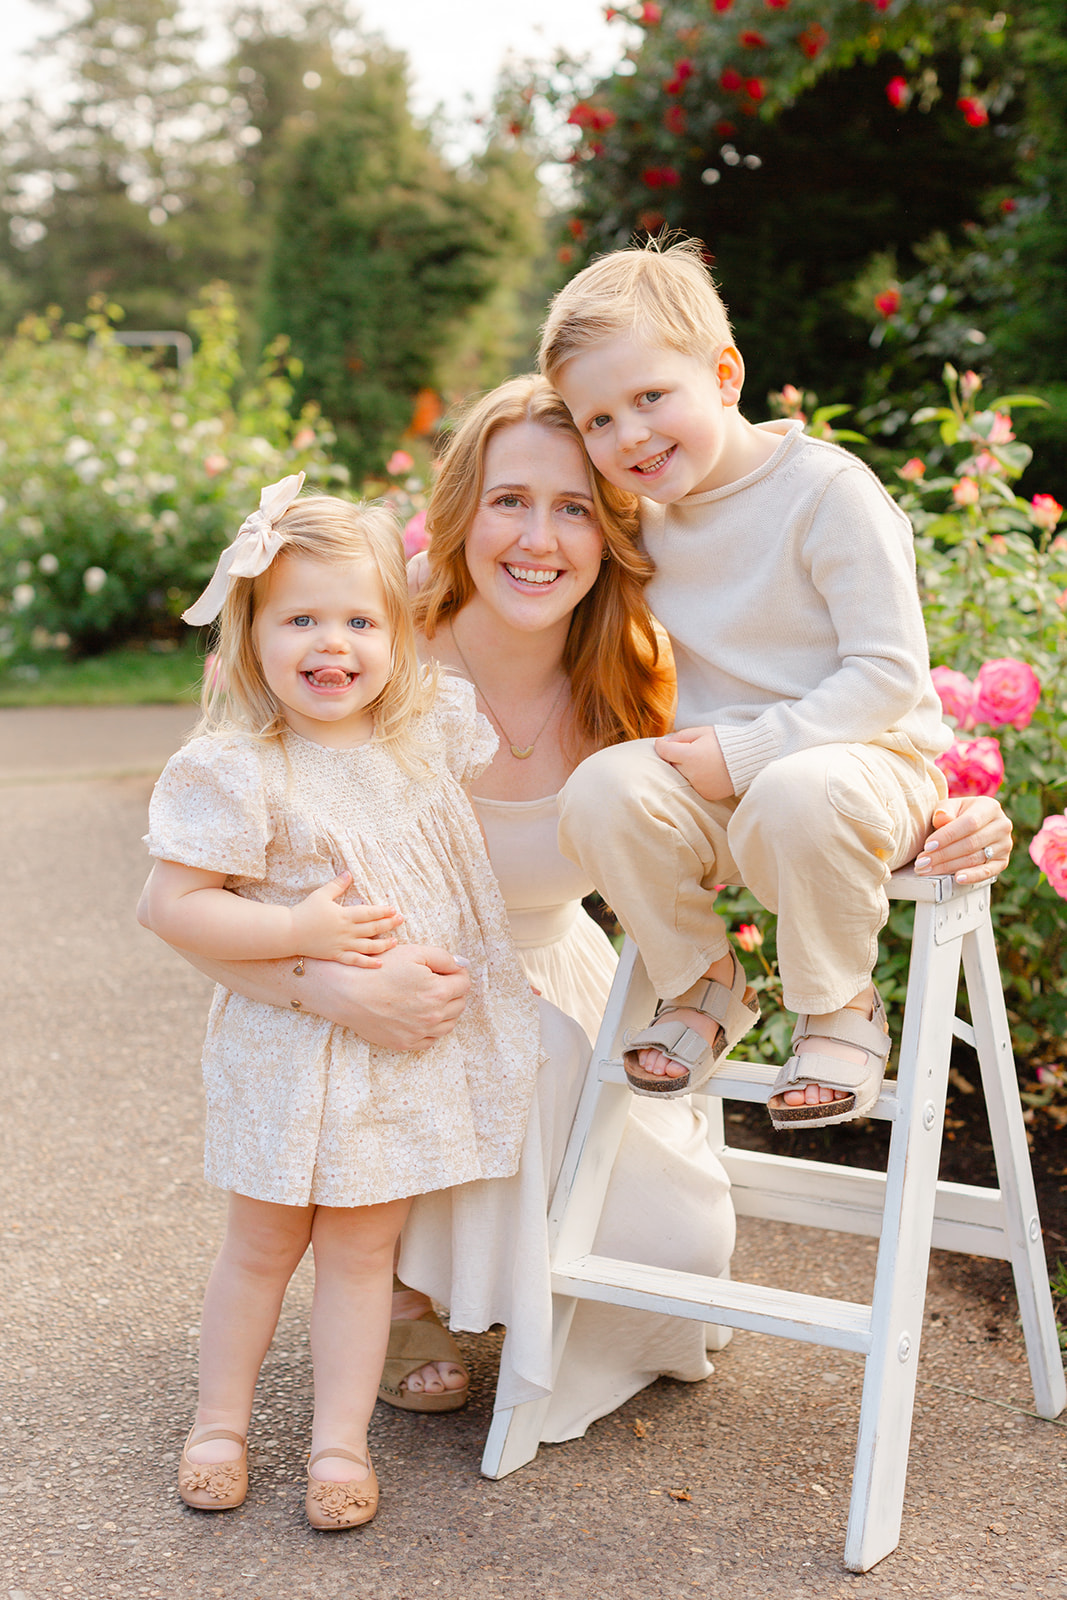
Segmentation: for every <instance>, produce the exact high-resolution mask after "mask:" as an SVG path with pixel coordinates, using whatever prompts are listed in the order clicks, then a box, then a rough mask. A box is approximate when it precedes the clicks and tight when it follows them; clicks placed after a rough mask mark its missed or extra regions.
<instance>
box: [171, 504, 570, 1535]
mask: <svg viewBox="0 0 1067 1600" xmlns="http://www.w3.org/2000/svg"><path fill="white" fill-rule="evenodd" d="M302 482H303V475H302V474H301V475H299V476H297V477H292V478H287V479H284V480H283V481H282V482H281V483H279V484H275V485H272V486H271V487H270V488H269V489H265V490H264V491H263V494H262V496H261V500H260V509H259V511H257V512H254V513H253V515H252V516H251V517H250V518H248V520H247V521H246V522H245V523H244V524H243V525H242V528H241V531H240V533H239V534H238V537H237V539H236V540H235V541H234V543H233V544H232V545H231V546H230V547H229V549H228V550H226V551H224V552H223V555H222V556H221V557H220V560H219V566H218V568H217V570H216V573H215V576H214V577H213V578H212V581H211V583H210V584H209V586H208V589H207V590H206V591H205V593H204V595H203V596H202V597H201V599H200V600H199V601H198V602H197V604H196V605H195V606H193V607H192V608H190V610H189V611H188V612H186V614H185V616H186V620H187V621H190V622H193V623H196V624H200V623H203V622H206V621H209V620H211V619H212V618H214V617H215V616H216V615H217V614H218V613H219V610H220V607H221V618H220V624H219V641H218V671H217V673H216V675H215V685H214V686H213V687H210V688H209V689H208V690H207V691H206V695H205V709H204V715H203V718H202V720H201V723H200V728H199V729H198V734H199V736H198V737H194V738H193V739H192V741H191V742H190V743H189V744H187V745H186V746H185V748H184V749H183V750H181V751H180V752H179V753H178V754H177V755H176V756H174V757H173V758H172V760H171V761H170V763H169V764H168V766H167V769H166V771H165V772H164V773H163V776H162V777H161V778H160V780H159V783H158V784H157V786H156V790H155V793H154V795H153V797H152V805H151V812H150V824H149V826H150V831H149V834H148V836H147V841H146V842H147V844H148V847H149V850H150V852H151V853H152V855H154V856H156V857H158V858H159V860H158V862H157V865H156V867H155V870H154V872H153V875H152V880H151V883H150V887H149V890H148V893H149V896H150V901H151V905H150V915H151V922H152V926H153V927H154V928H155V929H156V931H157V932H159V933H160V934H161V935H162V937H163V938H165V939H167V940H168V941H169V942H170V943H172V944H175V945H177V946H178V947H179V948H183V949H186V950H189V951H191V952H193V953H197V954H200V955H202V956H206V957H210V958H215V959H223V958H224V959H229V960H257V959H261V958H273V959H278V958H281V957H291V958H293V960H294V963H295V964H294V967H293V973H294V980H295V984H294V986H295V987H296V988H297V990H298V989H299V981H300V976H301V974H302V958H304V957H311V956H317V957H321V958H326V959H333V960H340V961H345V962H348V963H351V964H357V963H362V962H365V961H366V960H367V958H368V952H373V951H374V950H375V949H377V948H381V947H382V941H381V940H375V939H373V938H367V937H366V935H367V933H368V927H367V921H368V916H373V915H375V913H373V912H371V913H368V911H367V909H366V908H367V907H371V908H373V907H379V908H381V907H383V906H388V905H396V906H402V907H403V910H404V917H405V923H404V932H405V934H406V936H407V937H409V938H410V939H412V940H413V941H416V942H418V943H422V944H427V945H437V946H441V947H444V948H446V949H448V950H450V951H451V953H452V954H453V955H454V956H455V957H456V959H457V960H460V959H461V960H464V961H466V962H467V963H469V965H470V968H471V977H472V990H471V999H470V1002H469V1003H468V1005H467V1007H466V1009H465V1010H464V1013H463V1016H462V1017H461V1018H460V1020H459V1022H458V1023H457V1024H456V1027H455V1029H454V1030H453V1032H451V1033H450V1034H449V1035H448V1036H447V1038H444V1039H441V1040H439V1041H438V1042H437V1043H436V1044H434V1045H432V1046H430V1047H429V1048H428V1049H426V1050H423V1051H421V1052H418V1053H414V1054H409V1053H404V1052H399V1051H391V1050H386V1049H383V1048H379V1047H375V1046H372V1045H368V1044H366V1043H365V1042H364V1041H363V1040H361V1039H359V1038H357V1037H356V1035H354V1034H352V1033H349V1032H347V1031H346V1030H344V1029H341V1028H338V1027H335V1026H334V1025H332V1024H331V1023H329V1022H326V1021H323V1020H322V1019H320V1018H318V1017H316V1016H313V1015H311V1014H310V1013H306V1012H304V1011H303V1010H302V1009H301V1002H300V999H299V995H297V996H296V997H294V999H293V1000H292V1002H291V1009H290V1010H289V1011H284V1010H281V1009H279V1008H277V1007H273V1006H267V1005H261V1004H258V1003H255V1002H253V1001H249V1000H245V999H243V998H242V997H241V996H240V995H235V994H232V993H229V992H228V991H226V990H224V989H221V988H219V989H218V990H216V994H215V999H214V1002H213V1004H212V1008H211V1014H210V1017H209V1020H208V1029H207V1039H206V1043H205V1047H204V1058H203V1065H204V1081H205V1087H206V1094H207V1148H206V1155H205V1171H206V1176H207V1178H208V1180H209V1181H210V1182H212V1183H215V1184H218V1185H219V1187H220V1188H224V1189H227V1190H228V1191H229V1218H228V1222H227V1229H226V1236H225V1239H224V1242H223V1246H222V1249H221V1251H220V1253H219V1256H218V1259H217V1261H216V1263H215V1266H214V1269H213V1271H212V1273H211V1277H210V1279H209V1282H208V1287H207V1292H206V1295H205V1300H204V1313H203V1320H202V1328H201V1341H200V1403H199V1407H198V1410H197V1416H196V1422H195V1423H194V1425H193V1427H192V1430H191V1431H190V1434H189V1437H188V1439H187V1441H186V1444H185V1448H184V1450H183V1452H182V1457H181V1461H180V1464H179V1490H180V1493H181V1496H182V1499H183V1500H184V1501H185V1502H186V1504H187V1505H191V1506H195V1507H198V1508H199V1509H202V1510H224V1509H228V1508H229V1507H231V1506H236V1505H240V1504H241V1502H242V1500H243V1499H244V1497H245V1493H246V1490H247V1446H246V1443H245V1439H246V1434H247V1431H248V1422H249V1417H250V1414H251V1408H252V1396H253V1390H254V1388H255V1383H256V1378H257V1375H258V1372H259V1368H260V1364H261V1362H262V1360H263V1357H264V1354H265V1353H266V1350H267V1347H268V1345H269V1343H270V1340H271V1337H272V1335H273V1332H274V1327H275V1323H276V1321H277V1317H278V1312H279V1310H280V1307H281V1302H282V1298H283V1295H284V1293H285V1287H286V1284H287V1283H288V1281H289V1278H290V1276H291V1275H292V1273H293V1271H294V1269H295V1267H296V1265H297V1263H298V1262H299V1261H300V1259H301V1257H302V1256H303V1254H304V1251H305V1249H306V1247H307V1245H308V1243H309V1242H310V1244H311V1246H312V1249H313V1251H314V1257H315V1269H316V1283H315V1294H314V1301H313V1306H312V1314H311V1351H312V1359H313V1365H314V1376H315V1412H314V1423H313V1428H312V1440H311V1459H310V1462H309V1465H308V1491H307V1502H306V1505H307V1514H308V1518H309V1520H310V1522H311V1523H312V1525H313V1526H315V1527H319V1528H340V1527H350V1526H352V1525H354V1524H356V1523H361V1522H366V1521H369V1519H370V1518H371V1517H372V1516H373V1515H374V1513H375V1510H376V1508H377V1498H378V1486H377V1482H376V1479H375V1475H374V1470H373V1468H372V1467H371V1465H370V1461H369V1458H368V1455H367V1424H368V1421H369V1418H370V1414H371V1410H372V1407H373V1405H374V1400H375V1395H376V1392H377V1388H378V1382H379V1379H380V1375H381V1370H382V1362H383V1359H384V1356H385V1349H386V1338H387V1334H388V1328H389V1307H390V1287H391V1276H392V1262H393V1250H394V1245H395V1242H396V1239H397V1236H398V1234H399V1232H400V1228H401V1226H402V1224H403V1221H404V1218H405V1215H406V1213H407V1210H408V1206H409V1203H410V1200H411V1197H412V1196H414V1195H416V1194H422V1193H425V1192H427V1191H430V1190H435V1189H442V1188H446V1187H450V1186H452V1185H454V1184H458V1183H465V1182H468V1181H470V1180H472V1179H477V1178H493V1177H504V1176H508V1175H510V1174H511V1173H513V1172H514V1171H515V1170H516V1167H517V1165H518V1158H519V1150H520V1146H521V1143H522V1136H523V1130H524V1125H525V1120H526V1115H527V1111H528V1107H529V1102H530V1097H531V1093H532V1088H533V1081H534V1077H535V1074H536V1071H537V1067H538V1064H539V1060H540V1051H539V1043H538V1019H537V1010H536V1004H535V1001H534V998H533V995H532V993H531V991H530V987H529V984H528V982H527V981H526V980H525V978H524V976H523V973H522V970H521V968H520V966H519V963H518V960H517V958H516V956H515V954H514V951H513V949H512V946H511V942H510V939H509V936H508V932H507V921H506V916H505V913H504V909H503V904H502V902H501V900H500V896H499V892H498V890H497V888H496V884H495V881H494V878H493V875H492V871H491V869H490V867H489V863H488V859H487V857H486V854H485V849H484V846H483V843H482V839H481V835H480V832H479V828H478V824H477V821H476V819H475V817H474V814H473V811H472V810H471V807H470V803H469V801H468V799H467V797H466V795H465V793H464V791H463V789H462V787H461V785H462V784H463V783H465V782H467V781H468V780H469V779H471V778H473V777H475V776H476V775H477V774H478V773H479V772H481V771H482V769H483V768H484V767H485V765H486V764H487V763H488V761H489V760H490V759H491V757H492V754H493V751H494V749H495V747H496V742H497V741H496V736H495V735H494V734H493V732H492V730H491V729H490V727H489V725H488V723H487V722H486V721H485V720H484V719H483V718H482V717H481V716H480V715H479V714H478V713H477V712H476V711H475V705H474V694H473V691H472V689H471V688H470V686H469V685H468V684H466V683H463V682H460V681H458V680H452V679H443V680H441V681H440V683H438V682H437V680H436V679H435V677H434V676H433V675H432V674H427V673H423V672H421V671H420V669H419V667H418V665H417V662H416V657H415V647H414V638H413V634H412V628H411V623H410V619H409V615H408V602H407V588H406V575H405V569H404V559H403V551H402V547H401V542H400V538H399V535H398V533H397V530H396V528H395V526H394V524H393V521H392V519H391V517H390V516H389V514H388V513H387V512H386V511H385V510H384V509H381V508H375V507H367V506H356V505H351V504H348V503H347V502H344V501H341V500H335V499H330V498H327V497H325V496H320V497H309V498H305V499H299V500H298V499H297V498H296V496H297V494H298V493H299V490H300V487H301V484H302ZM348 897H351V900H352V902H353V908H352V909H351V910H348V909H346V907H345V905H344V900H345V899H346V898H348ZM357 901H358V902H361V906H360V907H359V908H357V907H356V905H355V902H357ZM377 915H380V911H379V912H378V913H377ZM396 920H399V919H396ZM387 942H390V943H391V942H392V941H391V940H390V941H387Z"/></svg>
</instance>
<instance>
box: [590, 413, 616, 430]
mask: <svg viewBox="0 0 1067 1600" xmlns="http://www.w3.org/2000/svg"><path fill="white" fill-rule="evenodd" d="M610 421H611V418H610V417H609V416H608V415H607V414H606V413H605V412H601V414H600V416H599V417H594V418H593V419H592V421H591V422H590V424H589V426H590V427H591V428H606V427H607V425H608V423H609V422H610Z"/></svg>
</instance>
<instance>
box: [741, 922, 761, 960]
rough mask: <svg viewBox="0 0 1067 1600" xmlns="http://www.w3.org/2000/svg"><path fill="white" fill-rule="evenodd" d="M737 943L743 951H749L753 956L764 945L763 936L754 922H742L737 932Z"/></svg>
mask: <svg viewBox="0 0 1067 1600" xmlns="http://www.w3.org/2000/svg"><path fill="white" fill-rule="evenodd" d="M737 942H738V944H739V945H740V946H741V948H742V950H747V951H748V953H749V954H750V955H751V954H752V951H753V950H758V949H759V947H760V945H761V944H762V943H763V935H762V933H761V932H760V930H759V929H758V928H757V926H756V924H755V923H754V922H742V924H741V926H740V927H739V928H738V930H737Z"/></svg>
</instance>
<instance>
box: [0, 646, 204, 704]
mask: <svg viewBox="0 0 1067 1600" xmlns="http://www.w3.org/2000/svg"><path fill="white" fill-rule="evenodd" d="M202 670H203V659H202V657H201V655H200V652H199V651H198V649H197V645H196V641H195V639H190V640H189V641H188V643H183V644H181V645H175V646H173V647H167V646H161V645H160V644H157V643H155V642H152V643H149V644H147V645H145V644H132V645H125V646H123V648H122V649H121V650H112V651H110V652H109V653H108V654H107V655H102V656H89V657H87V658H85V659H84V660H81V661H64V660H61V659H54V660H53V659H47V658H42V661H41V664H40V665H39V666H36V665H35V666H20V667H14V668H12V669H11V670H10V671H8V672H0V706H141V705H171V704H174V703H176V702H179V701H189V702H192V703H194V704H195V702H196V701H197V700H198V699H199V696H200V675H201V672H202Z"/></svg>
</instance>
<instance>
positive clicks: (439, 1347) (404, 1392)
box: [378, 1311, 470, 1411]
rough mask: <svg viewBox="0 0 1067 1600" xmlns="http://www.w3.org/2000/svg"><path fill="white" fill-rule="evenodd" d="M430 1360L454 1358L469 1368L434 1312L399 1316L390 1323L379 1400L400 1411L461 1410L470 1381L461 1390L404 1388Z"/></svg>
mask: <svg viewBox="0 0 1067 1600" xmlns="http://www.w3.org/2000/svg"><path fill="white" fill-rule="evenodd" d="M431 1361H451V1362H454V1363H455V1365H456V1366H457V1367H462V1368H463V1370H464V1371H466V1370H467V1368H466V1362H465V1361H464V1359H463V1352H462V1351H461V1350H460V1348H459V1345H458V1344H457V1343H456V1341H455V1339H453V1337H452V1335H451V1334H450V1333H449V1331H448V1329H447V1328H446V1327H445V1326H444V1324H443V1323H442V1322H441V1321H440V1320H439V1318H438V1317H437V1316H436V1315H435V1314H434V1313H433V1312H432V1311H424V1312H423V1314H422V1316H421V1317H415V1318H407V1319H404V1318H397V1319H396V1320H394V1321H393V1322H391V1323H390V1324H389V1345H388V1348H387V1350H386V1352H385V1366H384V1367H383V1368H382V1381H381V1383H379V1385H378V1399H379V1400H384V1401H385V1403H386V1405H389V1406H397V1407H399V1409H400V1410H401V1411H458V1410H459V1408H460V1406H465V1405H466V1404H467V1400H468V1397H469V1394H470V1384H469V1382H468V1383H465V1384H464V1385H463V1387H462V1388H460V1389H442V1390H441V1391H440V1393H439V1394H423V1393H422V1392H421V1391H420V1392H418V1393H413V1392H412V1391H411V1390H410V1389H406V1388H405V1387H404V1380H405V1378H410V1376H411V1374H412V1373H413V1372H418V1370H419V1368H420V1367H425V1366H429V1364H430V1362H431Z"/></svg>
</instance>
